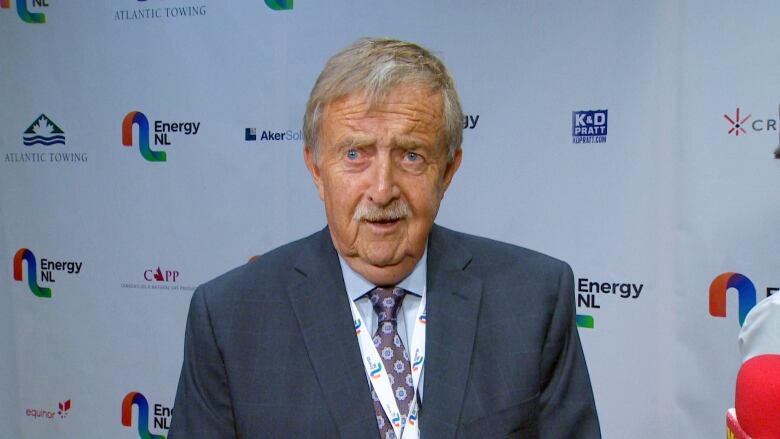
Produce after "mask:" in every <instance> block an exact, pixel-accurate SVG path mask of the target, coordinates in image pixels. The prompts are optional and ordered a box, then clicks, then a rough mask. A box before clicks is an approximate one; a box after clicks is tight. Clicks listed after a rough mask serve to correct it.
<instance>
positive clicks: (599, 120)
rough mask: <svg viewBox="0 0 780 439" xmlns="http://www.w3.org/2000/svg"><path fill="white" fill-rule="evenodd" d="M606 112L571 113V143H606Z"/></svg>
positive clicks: (607, 114) (584, 111)
mask: <svg viewBox="0 0 780 439" xmlns="http://www.w3.org/2000/svg"><path fill="white" fill-rule="evenodd" d="M608 116H609V111H608V110H583V111H572V112H571V141H572V143H604V142H606V141H607V126H608V125H607V123H608Z"/></svg>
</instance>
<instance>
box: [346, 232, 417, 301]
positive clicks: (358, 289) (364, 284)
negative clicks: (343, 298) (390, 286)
mask: <svg viewBox="0 0 780 439" xmlns="http://www.w3.org/2000/svg"><path fill="white" fill-rule="evenodd" d="M339 264H341V275H342V276H343V277H344V286H346V287H347V295H348V296H349V298H350V299H351V300H352V301H355V300H357V299H359V298H360V297H361V296H363V295H364V294H366V293H367V292H369V291H371V290H373V289H374V288H376V285H374V284H373V283H371V282H369V281H368V280H367V279H366V278H364V277H363V276H361V275H360V274H359V273H358V272H356V271H355V270H353V269H352V267H350V266H349V264H347V261H345V260H344V258H342V257H341V255H339ZM427 276H428V243H426V244H425V251H424V252H423V255H422V257H421V258H420V260H419V261H417V265H415V266H414V270H412V272H411V273H410V274H409V276H406V277H405V278H404V280H402V281H401V282H399V283H398V285H396V286H397V287H400V288H403V289H404V290H406V291H408V292H410V293H412V294H414V295H415V296H420V297H422V296H424V295H425V285H426V279H427Z"/></svg>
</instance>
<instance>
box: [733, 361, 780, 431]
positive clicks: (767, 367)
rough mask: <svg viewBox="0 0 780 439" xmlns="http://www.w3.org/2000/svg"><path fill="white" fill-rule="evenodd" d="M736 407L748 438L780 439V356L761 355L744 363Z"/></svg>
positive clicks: (740, 372) (740, 373)
mask: <svg viewBox="0 0 780 439" xmlns="http://www.w3.org/2000/svg"><path fill="white" fill-rule="evenodd" d="M735 407H736V411H737V413H736V415H737V417H738V418H739V426H741V427H742V430H744V431H745V433H746V434H747V435H748V436H750V437H751V438H753V439H765V438H766V439H769V438H780V355H774V354H768V355H758V356H755V357H753V358H751V359H749V360H747V361H745V362H744V363H743V364H742V367H741V368H740V369H739V374H737V390H736V396H735Z"/></svg>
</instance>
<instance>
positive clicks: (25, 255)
mask: <svg viewBox="0 0 780 439" xmlns="http://www.w3.org/2000/svg"><path fill="white" fill-rule="evenodd" d="M22 261H24V262H27V285H28V286H29V287H30V291H31V292H32V293H33V294H34V295H36V296H37V297H41V298H51V288H44V287H41V286H39V285H38V269H37V267H36V265H37V263H36V261H35V255H34V254H33V252H31V251H30V250H28V249H26V248H20V249H19V250H18V251H17V252H16V255H14V280H16V281H19V282H21V281H23V280H24V274H23V270H22Z"/></svg>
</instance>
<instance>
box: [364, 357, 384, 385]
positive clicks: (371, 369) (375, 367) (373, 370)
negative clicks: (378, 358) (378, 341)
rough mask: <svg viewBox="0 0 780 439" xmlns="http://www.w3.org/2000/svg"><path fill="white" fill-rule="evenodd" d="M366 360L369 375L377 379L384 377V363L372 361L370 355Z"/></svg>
mask: <svg viewBox="0 0 780 439" xmlns="http://www.w3.org/2000/svg"><path fill="white" fill-rule="evenodd" d="M366 362H367V363H368V375H369V376H370V377H371V379H372V380H376V379H379V378H381V377H382V363H381V362H378V363H374V362H373V361H371V358H370V357H366Z"/></svg>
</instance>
